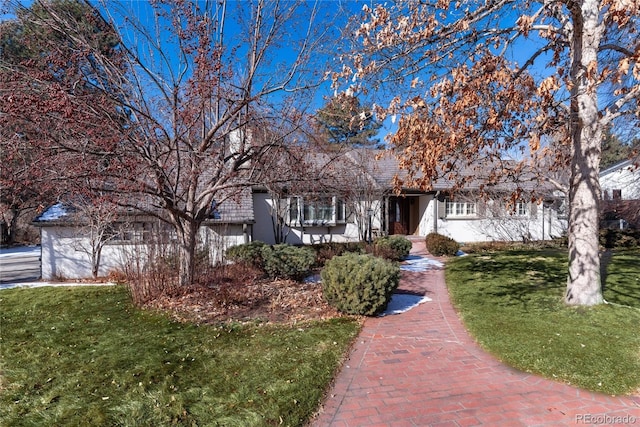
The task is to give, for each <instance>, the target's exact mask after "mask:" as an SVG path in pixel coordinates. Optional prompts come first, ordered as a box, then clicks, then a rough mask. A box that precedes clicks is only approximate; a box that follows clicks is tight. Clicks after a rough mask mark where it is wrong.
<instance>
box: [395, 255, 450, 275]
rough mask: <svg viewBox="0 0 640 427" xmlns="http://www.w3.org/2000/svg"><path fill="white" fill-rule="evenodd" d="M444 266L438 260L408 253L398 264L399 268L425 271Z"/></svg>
mask: <svg viewBox="0 0 640 427" xmlns="http://www.w3.org/2000/svg"><path fill="white" fill-rule="evenodd" d="M442 267H444V264H443V263H441V262H440V261H438V260H435V259H430V258H425V257H421V256H418V255H409V256H408V257H407V259H405V260H404V262H403V263H402V264H401V265H400V269H401V270H404V271H415V272H419V271H427V270H435V269H439V268H442Z"/></svg>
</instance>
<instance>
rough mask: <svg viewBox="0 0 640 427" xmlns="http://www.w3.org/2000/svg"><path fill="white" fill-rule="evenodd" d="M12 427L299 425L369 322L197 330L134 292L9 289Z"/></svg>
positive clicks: (5, 413)
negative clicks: (147, 305)
mask: <svg viewBox="0 0 640 427" xmlns="http://www.w3.org/2000/svg"><path fill="white" fill-rule="evenodd" d="M0 307H1V309H0V313H1V314H0V316H1V318H0V420H1V421H2V422H1V423H0V424H2V425H12V426H43V425H92V426H100V425H104V426H112V425H122V426H139V425H156V426H160V425H162V426H170V425H180V426H183V425H189V426H190V425H207V426H216V425H220V426H266V425H283V426H297V425H301V424H304V423H305V421H306V420H308V419H309V417H310V416H311V415H312V414H313V412H314V411H315V410H316V409H317V407H318V405H319V403H320V400H321V398H322V397H323V393H324V392H325V390H326V389H327V387H328V385H329V383H330V381H331V379H332V377H333V374H334V373H335V371H336V369H337V368H338V366H339V364H340V361H341V358H342V357H343V355H344V354H345V352H346V349H347V348H348V346H349V345H350V343H351V342H352V340H353V339H354V337H355V336H356V334H357V333H358V330H359V325H358V322H357V321H356V320H353V319H348V318H340V319H332V320H327V321H316V322H308V323H303V324H298V325H294V326H270V325H264V324H263V325H259V324H249V325H240V324H237V323H235V324H233V323H232V324H227V325H226V326H197V325H194V324H187V323H178V322H175V321H173V320H171V319H169V318H168V317H167V316H165V315H161V314H155V313H152V312H150V311H143V310H140V309H137V308H135V307H133V306H132V304H131V303H130V298H129V296H128V293H127V291H126V290H125V289H124V288H123V287H90V288H40V289H14V290H5V291H2V292H0Z"/></svg>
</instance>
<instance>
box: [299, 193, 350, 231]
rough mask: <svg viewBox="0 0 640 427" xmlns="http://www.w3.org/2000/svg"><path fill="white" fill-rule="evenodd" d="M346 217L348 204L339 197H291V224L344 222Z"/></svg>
mask: <svg viewBox="0 0 640 427" xmlns="http://www.w3.org/2000/svg"><path fill="white" fill-rule="evenodd" d="M346 217H347V213H346V204H345V203H344V201H342V200H340V199H338V198H337V197H314V198H302V197H292V198H290V199H289V224H290V225H300V224H304V225H323V224H329V225H331V224H343V223H345V222H346Z"/></svg>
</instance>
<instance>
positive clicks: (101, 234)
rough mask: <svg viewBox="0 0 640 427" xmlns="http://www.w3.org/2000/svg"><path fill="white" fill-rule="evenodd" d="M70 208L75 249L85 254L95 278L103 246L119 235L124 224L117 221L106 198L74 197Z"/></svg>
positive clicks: (113, 209) (115, 214)
mask: <svg viewBox="0 0 640 427" xmlns="http://www.w3.org/2000/svg"><path fill="white" fill-rule="evenodd" d="M70 209H71V210H72V211H73V214H74V217H75V218H77V223H76V227H75V237H76V239H75V240H76V241H77V243H76V244H75V249H76V250H79V251H82V252H84V253H86V254H87V256H88V257H89V260H90V261H91V275H92V276H93V278H94V279H95V278H97V277H98V275H99V272H100V262H101V259H102V250H103V248H104V247H105V245H107V244H108V243H109V242H111V241H113V240H115V239H117V238H118V237H119V236H120V233H121V232H122V230H121V228H124V227H126V224H125V223H123V222H122V221H119V222H117V220H118V219H119V218H118V215H117V213H116V212H117V211H116V207H115V206H114V205H113V204H111V203H108V202H107V201H106V200H100V199H97V198H96V199H86V198H84V199H82V198H76V200H75V201H74V202H73V204H72V205H71V206H70Z"/></svg>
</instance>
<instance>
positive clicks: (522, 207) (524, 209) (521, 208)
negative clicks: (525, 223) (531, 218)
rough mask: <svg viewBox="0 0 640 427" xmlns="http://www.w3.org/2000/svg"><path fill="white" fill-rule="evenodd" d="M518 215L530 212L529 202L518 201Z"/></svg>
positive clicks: (525, 214)
mask: <svg viewBox="0 0 640 427" xmlns="http://www.w3.org/2000/svg"><path fill="white" fill-rule="evenodd" d="M515 214H516V215H517V216H527V215H528V214H529V209H528V204H527V202H516V212H515Z"/></svg>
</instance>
